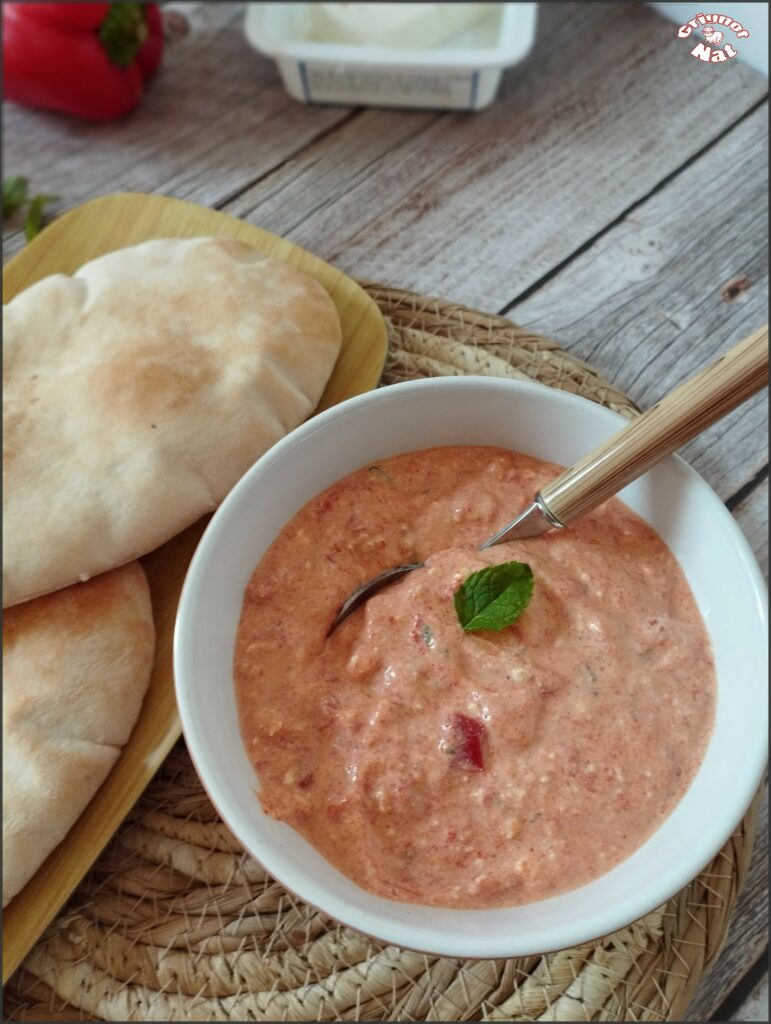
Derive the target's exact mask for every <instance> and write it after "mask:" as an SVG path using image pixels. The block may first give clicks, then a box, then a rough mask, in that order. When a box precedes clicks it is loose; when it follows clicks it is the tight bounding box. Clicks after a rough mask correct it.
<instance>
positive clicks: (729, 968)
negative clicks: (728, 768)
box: [685, 787, 768, 1020]
mask: <svg viewBox="0 0 771 1024" xmlns="http://www.w3.org/2000/svg"><path fill="white" fill-rule="evenodd" d="M767 944H768V787H766V795H765V799H764V802H763V806H762V808H761V810H760V813H759V814H758V827H757V838H756V839H755V848H754V850H753V853H752V862H751V863H750V869H749V873H748V875H747V880H746V882H745V883H744V888H743V889H742V891H741V893H740V894H739V899H738V900H737V901H736V907H735V909H734V915H733V919H732V922H731V925H730V927H729V929H728V935H727V937H726V942H725V946H724V947H723V951H722V953H721V954H720V956H719V957H718V959H717V960H716V962H715V963H714V964H713V965H712V967H711V969H710V970H709V971H707V973H706V974H705V975H704V977H703V978H702V979H701V981H700V982H699V985H698V987H697V989H696V992H695V994H694V997H693V999H692V1001H691V1005H690V1006H689V1007H688V1013H687V1015H686V1018H685V1019H686V1020H711V1019H712V1018H713V1015H714V1013H715V1011H716V1010H717V1008H718V1007H719V1006H720V1004H721V1003H722V1002H723V1000H724V999H725V998H726V996H727V995H728V994H729V993H730V992H731V990H732V989H733V988H734V987H735V986H736V984H737V983H738V982H739V981H740V980H741V978H742V977H743V976H744V974H745V973H746V972H747V970H749V968H750V967H752V965H753V964H754V963H756V962H757V960H758V958H759V957H760V956H761V955H762V954H763V951H764V950H765V948H766V946H767Z"/></svg>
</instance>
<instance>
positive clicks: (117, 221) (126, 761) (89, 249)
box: [3, 193, 387, 983]
mask: <svg viewBox="0 0 771 1024" xmlns="http://www.w3.org/2000/svg"><path fill="white" fill-rule="evenodd" d="M199 235H227V236H230V237H232V238H238V239H241V240H242V241H244V242H247V243H249V244H250V245H253V246H254V247H255V248H257V249H259V250H260V251H262V252H264V253H265V254H266V255H269V256H273V257H276V258H278V259H282V260H286V261H287V262H288V263H292V264H294V265H295V266H297V267H300V268H301V269H302V270H304V271H306V272H307V273H308V274H310V275H311V276H312V277H315V278H316V280H317V281H319V282H320V283H321V284H323V285H324V287H325V288H326V290H327V291H328V292H329V294H330V295H331V296H332V299H333V300H334V303H335V305H336V306H337V310H338V313H339V314H340V319H341V321H342V326H343V346H342V350H341V353H340V357H339V359H338V361H337V365H336V366H335V369H334V372H333V374H332V376H331V377H330V379H329V382H328V384H327V387H326V389H325V391H324V394H323V396H322V399H321V402H320V403H319V406H318V409H319V410H321V409H326V408H328V407H329V406H331V405H335V404H337V403H338V402H342V401H343V400H344V399H346V398H351V397H352V396H353V395H358V394H361V393H362V392H363V391H369V390H370V389H372V388H374V387H375V386H376V385H377V383H378V380H379V379H380V374H381V373H382V370H383V364H384V362H385V356H386V347H387V336H386V327H385V323H384V321H383V317H382V315H381V313H380V310H379V309H378V307H377V306H376V305H375V303H374V302H373V301H372V299H370V297H369V296H368V295H367V294H366V292H365V291H364V290H363V289H362V288H360V287H359V285H357V284H356V283H355V282H354V281H352V280H351V279H350V278H349V277H346V275H345V274H343V273H341V272H340V271H339V270H335V268H334V267H332V266H330V265H329V264H328V263H325V262H324V261H323V260H320V259H318V258H317V257H315V256H312V255H311V254H310V253H308V252H306V251H305V250H304V249H300V248H299V247H298V246H296V245H292V244H291V243H290V242H287V241H285V240H284V239H282V238H278V237H277V236H276V235H272V234H269V233H268V232H267V231H262V230H261V229H260V228H256V227H253V226H252V225H251V224H246V223H244V222H243V221H240V220H237V219H236V218H234V217H229V216H227V215H226V214H224V213H218V212H216V211H215V210H207V209H204V208H203V207H200V206H197V205H195V204H194V203H188V202H181V201H180V200H177V199H166V198H163V197H161V196H153V195H140V194H136V193H123V194H118V195H110V196H104V197H103V198H100V199H94V200H91V201H90V202H88V203H85V204H84V205H83V206H79V207H77V208H76V209H74V210H71V211H70V212H68V213H65V214H64V215H63V216H62V217H60V218H59V219H58V220H56V221H55V222H54V223H53V224H51V226H50V227H48V228H46V229H45V231H43V232H42V233H41V234H40V235H39V236H38V237H37V238H36V239H35V240H34V241H33V242H31V243H30V244H29V245H28V246H27V247H26V248H25V249H23V250H22V251H21V253H19V255H18V256H16V257H15V258H14V259H13V260H11V261H10V262H9V264H8V265H7V267H6V268H5V270H4V272H3V301H4V302H9V301H10V300H11V299H12V298H13V297H14V296H15V295H16V294H18V292H20V291H22V290H23V289H24V288H27V287H28V286H29V285H31V284H34V282H35V281H38V280H39V279H40V278H42V277H46V276H47V275H48V274H54V273H65V274H71V273H73V272H74V271H76V270H77V269H78V268H79V267H80V266H82V265H83V264H84V263H86V262H88V261H89V260H91V259H94V258H95V257H96V256H101V255H103V254H104V253H107V252H111V251H113V250H114V249H120V248H123V247H124V246H127V245H134V244H136V243H138V242H144V241H147V240H149V239H152V238H194V237H196V236H199ZM207 520H208V516H207V517H205V518H204V519H202V520H200V521H199V522H198V523H195V524H194V525H193V526H191V527H190V528H189V529H187V530H185V531H184V533H181V534H179V536H177V537H174V538H173V540H171V541H169V542H168V543H167V544H164V545H163V547H161V548H158V550H156V551H153V552H152V553H151V554H149V555H147V556H146V557H145V558H143V559H142V564H143V565H144V568H145V571H146V572H147V577H148V580H149V582H150V590H151V594H152V601H153V614H154V618H155V628H156V634H157V639H156V649H155V662H154V666H153V672H152V677H151V679H150V685H149V688H148V691H147V695H146V697H145V700H144V704H143V706H142V710H141V712H140V715H139V719H138V720H137V723H136V725H135V727H134V730H133V732H132V734H131V738H130V740H129V742H128V744H127V745H126V747H125V748H124V750H123V752H122V754H121V756H120V757H119V759H118V761H117V762H116V764H115V767H114V768H113V770H112V772H111V773H110V775H109V776H108V778H107V779H106V780H105V782H104V784H103V785H102V787H101V788H100V789H99V791H98V792H97V794H96V796H95V797H94V799H93V800H92V801H91V803H90V804H89V806H88V807H87V808H86V810H85V811H84V812H83V814H82V815H81V816H80V818H79V819H78V821H77V822H76V824H75V825H74V826H73V828H72V829H71V830H70V832H69V833H68V835H67V837H66V838H65V839H64V841H63V842H62V843H61V844H60V845H59V846H58V847H57V848H56V849H55V850H54V851H53V852H52V853H51V855H50V856H49V857H48V859H47V860H46V861H45V863H44V864H43V865H42V866H41V867H40V869H39V870H38V872H37V873H36V874H35V876H34V877H33V878H32V879H31V880H30V881H29V882H28V883H27V885H26V886H25V888H24V889H23V890H22V891H21V892H20V893H19V894H18V895H17V896H16V897H15V899H13V900H12V901H11V903H9V905H8V906H7V907H6V909H5V913H4V916H3V952H4V956H3V983H5V982H6V981H7V979H8V978H9V977H10V975H11V974H12V973H13V972H14V970H15V969H16V968H17V967H18V965H19V964H20V963H21V961H22V959H23V958H24V956H25V955H26V954H27V952H28V951H29V950H30V949H31V947H32V946H33V945H34V943H35V941H36V940H37V938H38V937H39V936H40V934H41V933H42V932H43V930H44V929H45V928H46V927H47V925H48V924H49V923H50V921H51V920H52V919H53V917H54V915H55V914H56V913H57V911H58V910H60V909H61V907H62V906H63V904H64V903H65V901H66V900H67V898H68V897H69V896H70V895H71V893H72V892H73V890H74V889H75V887H76V886H77V885H78V883H79V882H80V880H81V879H82V878H83V876H84V875H85V874H86V872H87V871H88V869H89V867H90V866H91V864H92V863H93V862H94V860H95V859H96V857H97V856H98V855H99V853H100V852H101V851H102V849H103V848H104V846H105V845H106V843H107V842H108V840H109V839H110V838H111V836H112V835H113V833H114V832H115V831H116V829H117V828H118V826H119V825H120V823H121V821H122V820H123V818H124V817H125V816H126V814H127V813H128V811H129V810H130V809H131V807H132V806H133V804H134V803H135V801H136V800H137V798H138V797H139V795H140V794H141V793H142V791H143V790H144V788H145V786H146V785H147V784H148V782H149V781H150V779H151V778H152V777H153V775H154V774H155V772H156V771H157V770H158V768H159V767H160V766H161V764H162V763H163V761H164V759H165V757H166V755H167V754H168V752H169V750H170V749H171V747H172V745H173V744H174V742H175V741H176V740H177V739H178V737H179V735H180V725H179V719H178V716H177V708H176V702H175V699H174V679H173V674H172V643H173V634H174V619H175V616H176V611H177V602H178V599H179V593H180V590H181V588H182V583H183V581H184V578H185V573H186V572H187V567H188V564H189V562H190V559H191V557H192V555H193V552H194V551H195V548H196V545H197V543H198V539H199V537H200V536H201V533H202V532H203V529H204V527H205V525H206V522H207Z"/></svg>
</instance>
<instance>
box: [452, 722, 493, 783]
mask: <svg viewBox="0 0 771 1024" xmlns="http://www.w3.org/2000/svg"><path fill="white" fill-rule="evenodd" d="M445 729H447V731H448V732H449V734H450V735H449V738H448V743H447V750H448V752H450V753H451V754H452V760H451V761H450V766H451V767H452V768H460V769H461V770H462V771H467V772H483V771H484V770H485V759H484V752H483V749H482V740H483V739H484V737H485V736H486V735H487V729H486V728H485V726H484V724H483V723H482V722H480V721H478V720H477V719H476V718H469V716H468V715H462V714H459V713H455V714H452V715H450V717H449V718H448V719H447V723H446V725H445Z"/></svg>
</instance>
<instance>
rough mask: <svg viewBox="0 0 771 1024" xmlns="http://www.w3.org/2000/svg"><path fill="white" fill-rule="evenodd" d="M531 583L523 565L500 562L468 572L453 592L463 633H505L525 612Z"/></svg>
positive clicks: (528, 572)
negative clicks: (480, 631)
mask: <svg viewBox="0 0 771 1024" xmlns="http://www.w3.org/2000/svg"><path fill="white" fill-rule="evenodd" d="M534 582H535V581H534V578H533V570H532V569H531V568H530V566H529V565H525V563H524V562H504V563H503V564H502V565H489V566H487V568H486V569H480V570H479V572H472V574H471V575H470V576H468V577H466V579H465V580H464V581H463V583H461V585H460V587H459V588H458V590H457V591H456V592H455V611H456V613H457V616H458V621H459V622H460V624H461V626H463V629H464V630H465V631H466V632H467V633H471V632H473V631H475V630H477V629H490V630H495V631H496V632H497V631H499V630H501V629H505V628H506V626H510V625H511V624H512V623H513V622H516V621H517V619H518V618H519V617H520V615H521V614H522V612H523V611H524V610H525V608H527V606H528V604H529V603H530V598H531V597H532V596H533V584H534Z"/></svg>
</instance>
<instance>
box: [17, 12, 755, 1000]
mask: <svg viewBox="0 0 771 1024" xmlns="http://www.w3.org/2000/svg"><path fill="white" fill-rule="evenodd" d="M172 10H173V11H175V13H174V14H172ZM169 15H171V18H170V17H169ZM166 16H167V26H168V28H169V30H170V31H171V32H172V35H171V39H170V42H169V45H168V48H167V52H166V56H165V62H164V66H163V68H162V70H161V72H160V74H159V75H158V77H157V79H156V81H155V82H154V84H153V86H152V88H151V89H150V90H149V92H148V94H147V96H146V98H145V101H144V103H143V105H142V107H141V108H140V109H139V110H137V111H136V112H135V114H133V115H132V116H131V117H129V118H128V119H126V120H125V121H123V122H121V123H117V124H112V125H99V126H93V125H85V124H80V123H78V122H76V121H74V120H71V119H68V118H64V117H58V116H55V115H48V114H45V113H40V112H31V111H27V110H22V109H20V108H18V107H14V106H12V105H9V104H6V105H5V106H4V134H5V167H4V173H5V174H25V175H27V176H28V177H29V179H30V183H31V187H32V188H33V189H34V190H35V191H40V192H47V193H54V194H56V195H58V196H59V197H60V199H59V201H58V202H57V203H56V204H55V206H54V208H53V209H54V211H59V210H63V209H65V208H67V207H69V206H73V205H75V204H77V203H79V202H82V201H83V200H85V199H88V198H91V197H93V196H96V195H101V194H104V193H106V192H111V191H119V190H126V189H133V190H139V191H149V192H159V193H162V194H164V195H172V196H177V197H180V198H187V199H192V200H194V201H196V202H199V203H202V204H204V205H207V206H212V207H215V208H217V209H222V210H225V211H227V212H228V213H232V214H234V215H236V216H238V217H243V218H245V219H246V220H248V221H250V222H252V223H254V224H258V225H260V226H261V227H264V228H268V229H269V230H271V231H274V232H277V233H279V234H282V235H285V236H286V237H287V238H289V239H291V240H292V241H294V242H298V243H300V244H301V245H304V246H306V247H308V248H309V249H311V250H313V251H314V252H315V253H317V254H318V255H320V256H322V257H324V258H325V259H327V260H331V261H332V262H334V263H336V264H337V265H339V266H340V267H341V268H343V269H344V270H346V271H347V272H349V273H351V274H353V275H354V276H358V277H362V278H368V279H371V280H376V281H379V282H382V283H384V284H392V285H398V286H402V287H405V288H411V289H415V290H418V291H422V292H424V293H433V294H439V295H443V296H446V297H450V298H453V299H456V300H458V301H460V302H464V303H468V304H470V305H474V306H477V307H479V308H482V309H484V310H487V311H494V312H502V313H505V314H506V315H509V316H511V318H512V319H514V320H516V321H518V322H519V323H521V324H523V325H526V326H529V327H532V328H533V330H535V331H539V332H542V333H544V334H546V335H549V336H551V337H553V338H555V339H556V340H557V341H558V342H560V344H562V345H563V346H564V347H565V348H567V349H569V350H570V351H571V352H574V353H576V354H578V355H579V356H581V357H583V358H585V359H587V360H588V361H590V362H591V363H593V364H594V365H595V366H597V367H599V368H600V369H602V370H603V371H604V372H605V374H606V375H607V376H608V377H609V378H610V379H611V380H612V381H613V382H614V383H615V384H616V385H618V386H619V387H621V388H622V389H624V390H625V391H626V392H627V393H628V394H629V395H631V397H632V398H633V399H634V400H635V401H636V402H637V403H638V404H639V405H640V406H642V407H645V406H648V405H650V404H652V403H653V401H654V400H655V399H656V398H657V397H658V396H659V395H661V394H662V393H663V392H665V391H666V390H667V389H668V388H669V387H671V386H672V385H674V384H675V383H676V382H677V381H680V380H681V379H683V378H685V377H686V376H688V375H689V374H690V373H692V372H694V371H695V370H696V369H697V368H699V367H700V366H702V365H703V364H705V363H706V362H708V361H709V360H710V359H712V358H713V357H715V356H716V355H717V354H718V353H719V352H721V351H723V350H725V349H726V348H727V347H728V346H729V345H732V344H734V343H736V342H737V341H739V340H741V339H742V338H743V337H744V336H745V335H747V334H749V333H750V332H751V331H752V330H753V329H754V328H756V327H757V326H759V325H760V324H762V323H764V322H765V321H766V319H767V302H768V263H767V259H768V256H767V246H768V230H767V215H768V214H767V193H768V180H767V178H768V162H767V145H768V138H767V135H768V107H767V90H768V82H767V79H766V78H765V77H764V76H763V75H761V74H759V73H758V72H756V71H753V70H751V69H750V68H748V67H745V66H743V65H742V64H740V63H739V62H737V61H729V62H727V63H726V64H722V65H704V64H702V63H700V62H699V61H696V60H693V59H692V58H690V57H689V55H688V52H687V48H686V47H684V46H683V45H682V43H681V42H680V41H679V40H678V39H677V38H676V36H675V32H674V30H673V28H672V26H671V25H670V24H668V23H667V22H664V21H662V20H660V19H659V17H658V16H657V15H656V14H654V13H653V12H652V11H651V10H650V9H649V8H647V7H645V6H643V5H637V4H627V3H609V4H608V3H606V4H586V3H584V4H559V3H550V4H548V5H547V4H542V5H541V9H540V13H539V24H538V34H537V40H536V45H535V47H534V49H533V52H532V54H531V55H530V57H529V58H528V59H527V60H526V61H525V62H524V63H523V64H521V65H520V66H519V67H518V68H516V69H513V70H512V71H510V72H509V73H507V75H506V76H505V78H504V82H503V86H502V89H501V93H500V95H499V98H498V101H497V102H496V103H495V104H494V105H493V106H492V107H490V108H489V109H488V110H486V111H484V112H482V113H479V114H474V115H470V114H442V113H436V112H402V111H377V110H367V109H359V108H344V107H306V106H303V105H301V104H299V103H296V102H294V101H293V100H291V99H290V98H289V97H288V96H287V94H286V93H285V92H284V89H283V87H282V85H281V82H280V80H279V77H278V74H277V72H276V70H275V68H274V66H273V64H272V63H271V62H270V61H269V60H266V59H263V58H261V57H259V56H258V55H257V54H256V53H254V52H253V51H252V50H250V48H249V47H248V46H247V44H246V42H245V40H244V37H243V34H242V31H241V24H242V20H243V9H242V7H241V6H240V5H237V4H230V3H217V4H203V5H201V4H193V3H188V4H173V5H170V7H169V8H167V15H166ZM172 30H173V31H172ZM23 241H24V240H23V237H22V236H21V234H20V232H19V231H18V230H15V231H14V230H13V228H12V227H11V228H10V230H9V231H8V232H7V233H6V235H5V237H4V254H5V258H7V257H8V256H10V255H11V254H12V253H13V252H15V251H17V249H18V248H19V247H20V246H21V245H22V244H23ZM766 433H767V400H766V397H765V396H758V397H756V398H755V399H754V400H752V401H750V402H749V403H747V404H746V405H745V406H743V407H742V408H741V409H739V410H737V411H736V412H734V413H733V414H732V415H731V416H729V417H728V418H727V419H725V420H724V421H723V422H721V423H719V424H718V425H716V426H715V427H713V428H712V429H711V430H709V431H708V432H707V433H706V434H704V435H703V436H701V437H700V438H699V439H698V440H696V441H694V442H692V443H691V444H690V445H689V446H688V447H687V449H686V450H685V452H684V454H685V456H686V458H687V459H688V460H689V461H690V463H691V464H692V465H693V466H694V467H695V468H696V469H697V470H698V471H699V472H700V473H701V474H702V475H703V476H704V477H705V478H706V480H707V481H708V482H709V483H710V484H711V485H712V487H713V488H714V489H715V490H716V491H717V493H718V494H719V495H720V496H721V498H722V499H723V500H724V501H725V502H726V504H727V505H728V507H729V508H730V509H731V511H732V512H733V514H734V515H735V516H736V518H737V520H738V521H739V523H740V524H741V527H742V529H743V530H744V531H745V533H746V535H747V537H748V538H749V540H750V543H751V544H752V546H753V548H754V550H755V552H756V555H757V557H758V560H759V561H760V563H761V565H762V566H763V568H764V570H766V571H767V564H768V541H767V536H766V525H767V514H768V454H767V446H766V440H765V438H766ZM767 842H768V838H767V808H764V810H763V812H762V816H761V822H760V827H759V833H758V841H757V845H756V849H755V853H754V857H753V862H752V868H751V871H750V875H749V878H748V881H747V884H746V885H745V888H744V890H743V892H742V895H741V897H740V899H739V904H738V907H737V910H736V914H735V917H734V920H733V924H732V927H731V930H730V934H729V937H728V940H727V943H726V946H725V949H724V950H723V952H722V954H721V956H720V959H719V960H718V962H717V963H716V964H715V966H714V967H713V968H712V969H711V971H710V972H709V973H708V974H707V975H706V976H705V977H704V978H703V979H702V981H701V984H700V986H699V989H698V991H697V993H696V996H695V999H694V1001H693V1003H692V1006H691V1009H690V1014H689V1018H690V1019H691V1020H710V1019H713V1020H767V1019H768V1009H767V1007H768V996H767V981H766V977H767V975H766V968H765V958H766V948H767V920H768V904H767V860H766V857H767ZM764 986H765V987H764ZM764 1000H765V1002H764Z"/></svg>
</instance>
